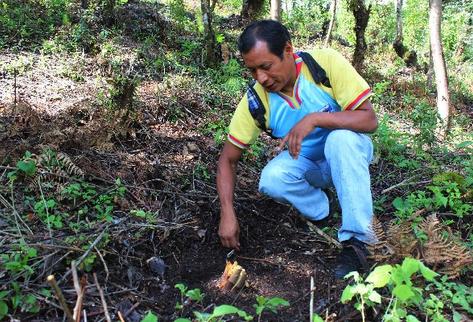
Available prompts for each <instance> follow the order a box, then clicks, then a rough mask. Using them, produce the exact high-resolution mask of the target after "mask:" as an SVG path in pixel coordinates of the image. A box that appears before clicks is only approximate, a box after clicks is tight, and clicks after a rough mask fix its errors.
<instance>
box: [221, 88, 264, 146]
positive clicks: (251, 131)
mask: <svg viewBox="0 0 473 322" xmlns="http://www.w3.org/2000/svg"><path fill="white" fill-rule="evenodd" d="M260 133H261V130H260V129H259V128H258V126H257V125H256V123H255V120H254V119H253V117H252V116H251V113H250V110H249V108H248V99H247V96H246V95H244V96H243V98H242V99H241V101H240V103H239V104H238V106H237V108H236V110H235V113H234V114H233V117H232V120H231V122H230V125H229V127H228V137H227V139H228V141H229V142H230V143H232V144H233V145H235V146H236V147H238V148H240V149H246V148H248V146H249V145H251V144H252V143H253V142H254V141H255V140H256V138H257V137H258V135H259V134H260Z"/></svg>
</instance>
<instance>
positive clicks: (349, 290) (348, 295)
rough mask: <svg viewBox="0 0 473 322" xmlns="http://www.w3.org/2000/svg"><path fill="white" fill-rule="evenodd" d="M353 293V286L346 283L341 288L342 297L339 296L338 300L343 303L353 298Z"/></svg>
mask: <svg viewBox="0 0 473 322" xmlns="http://www.w3.org/2000/svg"><path fill="white" fill-rule="evenodd" d="M354 295H355V292H353V286H351V285H347V286H346V287H345V289H344V290H343V293H342V297H341V298H340V301H341V302H342V303H343V304H345V303H347V302H349V301H351V299H352V298H353V296H354Z"/></svg>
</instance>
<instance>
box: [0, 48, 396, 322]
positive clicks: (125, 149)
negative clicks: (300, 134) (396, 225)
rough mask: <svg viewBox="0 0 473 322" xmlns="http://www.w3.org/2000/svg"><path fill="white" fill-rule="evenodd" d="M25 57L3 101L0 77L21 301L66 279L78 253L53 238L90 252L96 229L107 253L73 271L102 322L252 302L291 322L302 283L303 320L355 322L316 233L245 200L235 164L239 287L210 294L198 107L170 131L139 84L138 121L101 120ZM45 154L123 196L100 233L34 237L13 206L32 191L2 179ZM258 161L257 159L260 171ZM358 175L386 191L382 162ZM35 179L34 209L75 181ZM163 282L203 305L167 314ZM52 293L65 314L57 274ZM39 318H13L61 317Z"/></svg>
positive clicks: (87, 100)
mask: <svg viewBox="0 0 473 322" xmlns="http://www.w3.org/2000/svg"><path fill="white" fill-rule="evenodd" d="M1 58H2V60H5V61H6V60H8V59H10V56H9V55H8V54H3V55H2V57H1ZM25 59H27V60H29V61H31V64H30V67H29V70H28V72H27V73H25V74H24V75H20V76H18V77H17V80H16V82H17V89H16V91H17V92H16V96H17V98H16V100H17V103H16V104H15V103H14V101H15V97H14V96H15V94H14V78H13V77H10V76H8V77H4V78H3V79H1V80H0V87H1V88H3V89H6V90H5V91H2V97H1V99H2V100H1V101H0V108H1V109H0V111H1V115H2V118H1V132H0V135H1V141H2V145H1V147H0V158H1V160H3V164H4V166H2V167H1V168H2V169H3V170H2V177H1V179H2V186H1V190H2V191H1V192H2V195H4V196H10V195H11V198H8V199H10V201H9V202H8V201H7V202H5V203H3V206H4V207H3V208H2V221H1V224H2V227H3V228H2V230H3V232H2V233H3V243H6V244H8V243H9V241H13V239H14V238H16V237H18V235H22V237H23V238H25V240H27V243H28V244H30V245H35V247H36V248H38V249H40V252H39V254H40V255H39V256H38V258H37V262H36V263H35V264H33V265H32V266H33V267H34V269H35V271H36V272H37V275H36V278H35V279H34V281H32V282H31V281H30V282H29V287H30V288H31V290H32V292H34V291H33V290H34V289H35V288H36V287H39V286H40V285H43V284H44V282H45V278H46V276H47V275H48V274H52V273H53V274H55V275H56V276H57V277H56V278H57V279H61V277H63V276H65V274H66V272H68V270H69V267H68V265H66V263H68V262H70V260H72V259H74V258H76V259H79V258H80V256H81V255H82V254H83V251H84V249H81V248H80V247H75V246H74V245H75V244H80V243H78V242H77V241H74V242H72V244H71V243H70V242H69V243H68V242H67V241H66V240H67V239H66V238H67V237H74V236H79V235H81V236H82V235H83V236H85V238H86V240H88V241H89V242H90V241H93V240H95V238H97V237H98V236H102V235H101V232H103V231H105V232H107V242H106V244H104V245H103V246H102V247H101V250H100V251H99V250H98V249H97V253H100V254H101V255H100V256H101V257H102V258H101V259H100V260H99V259H96V265H95V266H94V267H93V269H92V270H91V271H90V272H89V273H84V274H86V275H88V279H89V283H90V284H91V283H92V282H91V281H92V275H91V272H96V273H97V275H98V276H99V280H100V281H101V284H102V287H103V289H104V291H105V295H106V298H107V300H108V301H109V310H110V313H111V314H112V316H113V317H114V319H116V316H117V315H116V314H117V312H118V310H121V312H124V311H127V310H128V309H129V308H130V307H131V305H137V306H135V307H134V310H133V312H132V313H130V314H129V316H128V318H127V321H128V320H129V321H139V318H140V317H141V316H142V314H143V313H144V312H145V311H146V310H149V309H151V310H153V311H154V312H156V313H158V315H159V317H160V318H161V320H163V321H171V320H173V319H175V318H177V316H178V315H179V314H184V315H185V314H188V313H189V311H190V310H191V309H192V310H198V309H199V307H200V308H201V309H202V308H207V310H208V308H209V305H213V304H223V303H226V304H232V305H235V306H237V307H239V308H242V309H244V310H246V311H247V312H252V311H253V310H254V309H253V308H252V305H253V304H255V297H256V296H257V295H262V296H266V297H274V296H278V297H281V298H284V299H286V300H288V301H289V303H290V307H289V308H287V309H284V310H282V311H280V312H279V313H278V314H277V315H274V314H273V315H268V317H266V318H267V319H268V320H271V321H305V320H307V317H308V315H309V305H308V303H309V298H310V277H311V276H312V277H314V280H315V287H316V289H315V292H314V294H315V297H314V298H315V311H316V312H318V313H320V314H322V315H325V314H326V313H327V314H328V315H332V314H333V317H334V318H335V317H336V320H343V321H345V320H351V319H352V320H358V319H359V316H358V315H357V313H356V312H357V311H354V310H353V309H352V308H350V307H347V306H343V305H341V304H340V303H339V300H338V299H339V298H340V294H341V291H342V290H343V288H344V287H345V285H346V282H344V281H336V280H334V278H333V277H332V275H333V267H334V259H335V256H336V254H337V252H338V250H337V247H336V246H335V245H334V244H333V243H331V242H330V241H328V240H327V239H326V238H324V236H322V235H320V234H319V233H317V232H316V231H311V230H308V229H307V226H306V225H305V223H304V221H303V220H302V219H301V217H300V216H299V215H298V213H297V211H296V210H294V209H293V208H291V207H289V206H286V205H282V204H279V203H277V202H274V201H272V200H270V199H267V198H265V197H264V196H262V195H259V194H258V192H257V182H258V176H259V174H258V172H259V170H258V167H257V166H256V165H254V164H255V163H254V162H245V163H243V164H242V166H241V167H240V169H239V181H238V185H237V190H236V208H237V212H238V214H239V218H240V226H241V243H242V247H241V251H240V252H238V254H237V255H236V260H237V261H238V263H239V264H240V265H241V266H242V267H244V268H245V269H246V271H247V273H248V286H247V287H245V288H243V289H241V290H239V291H238V292H235V291H234V292H222V291H221V290H219V289H218V287H217V282H218V280H219V278H220V276H221V274H222V273H223V269H224V267H225V260H226V254H227V253H228V251H229V250H228V249H224V248H223V247H222V246H221V245H220V241H219V237H218V235H217V229H218V222H219V207H218V200H217V194H216V189H215V171H216V161H217V158H218V153H219V150H218V148H217V146H216V144H215V142H214V141H213V139H212V138H211V137H209V136H205V135H203V134H202V131H201V130H200V129H199V125H200V123H201V122H204V121H205V120H202V119H196V115H202V114H203V113H202V111H201V110H199V109H202V108H203V107H202V106H199V104H198V103H194V104H193V103H192V102H191V103H188V102H183V103H182V104H188V105H184V109H183V110H184V111H187V112H185V113H186V115H185V116H184V117H183V118H181V119H179V120H178V121H176V122H169V121H164V120H162V119H160V118H163V116H164V115H165V114H166V113H165V111H164V110H163V107H162V106H160V105H159V102H158V99H157V98H156V94H155V93H156V90H157V88H158V83H157V82H152V81H150V82H146V83H142V85H141V86H140V87H139V88H138V90H137V96H136V102H135V104H136V106H137V107H136V111H137V113H138V115H137V119H139V120H140V121H139V122H136V123H135V124H126V125H125V124H119V123H118V124H115V123H116V122H113V121H110V116H109V114H103V113H101V111H100V109H96V110H94V109H93V108H91V102H93V100H94V98H95V97H96V95H97V93H96V92H94V89H93V86H92V85H90V83H89V82H88V81H85V82H80V83H75V82H71V81H69V80H68V79H67V78H64V77H63V76H61V73H60V72H57V71H60V70H61V65H64V64H68V62H66V61H64V60H62V61H59V60H57V59H55V58H54V57H50V58H49V59H46V58H45V57H42V58H41V59H42V62H40V61H39V60H38V58H37V57H35V55H33V54H32V55H31V56H25ZM45 59H46V60H45ZM69 63H70V62H69ZM89 66H91V65H89ZM55 71H56V72H55ZM92 105H93V104H92ZM47 149H51V150H53V151H60V152H61V153H64V154H66V155H67V156H69V157H70V159H71V160H72V161H73V163H74V164H75V165H76V166H77V167H79V168H80V169H81V171H82V172H83V173H84V174H85V179H84V180H85V181H86V182H88V183H89V184H90V185H91V186H94V187H95V190H96V191H107V190H109V189H110V186H113V184H114V181H115V179H116V178H120V179H121V181H122V183H123V185H124V187H125V188H126V193H125V195H124V196H123V197H120V198H115V199H114V200H113V213H112V220H111V221H110V222H107V221H106V220H102V221H101V220H99V219H97V218H89V219H88V221H89V225H88V228H87V229H85V230H77V229H76V230H74V229H71V228H70V227H69V226H66V225H65V224H64V227H63V228H60V229H54V230H52V232H51V231H49V232H48V229H47V227H45V224H44V221H42V220H41V219H40V218H38V216H37V215H36V214H34V213H33V210H32V206H31V207H27V206H24V204H23V203H22V202H21V200H22V198H24V197H25V196H26V194H28V193H30V194H32V195H34V193H35V192H38V191H37V190H35V189H37V188H34V187H32V182H31V181H33V182H34V180H33V179H29V178H24V180H19V181H18V182H16V183H15V184H14V185H13V186H11V187H10V185H9V183H8V180H7V173H8V172H9V171H11V170H12V169H14V164H15V162H17V161H18V160H20V159H21V158H22V157H23V155H24V153H25V151H30V152H32V153H33V154H35V155H42V153H43V154H44V151H45V150H47ZM265 159H266V157H262V159H261V160H259V162H263V163H264V162H265ZM7 164H10V165H13V167H12V166H7ZM38 167H39V165H38ZM381 169H383V171H381ZM371 170H372V174H373V183H374V185H373V191H374V194H379V193H380V191H381V190H382V189H384V188H386V187H388V186H389V185H390V184H394V183H397V181H396V182H392V183H390V182H385V181H384V180H383V179H382V178H383V177H385V176H386V171H389V170H388V169H387V168H386V166H384V167H383V165H382V163H381V164H380V165H377V166H374V167H373V168H372V169H371ZM44 171H45V172H47V171H48V170H44ZM48 174H50V175H51V176H52V177H46V178H47V179H44V178H42V180H44V181H46V180H49V186H48V187H47V188H43V189H46V190H47V191H43V192H41V194H44V195H43V197H44V196H46V197H45V198H46V199H47V198H48V197H47V196H48V195H54V193H55V191H57V190H55V189H58V187H59V188H63V187H64V186H65V185H67V184H70V183H73V182H76V181H75V179H73V178H71V177H65V178H62V179H64V180H62V181H59V182H58V183H56V181H57V180H55V179H54V175H55V174H54V173H48ZM44 183H45V182H42V184H44ZM33 185H34V184H33ZM48 189H49V190H48ZM58 202H59V201H58ZM86 202H87V201H83V203H86ZM15 205H16V206H15ZM61 207H62V208H63V209H64V210H66V209H67V210H68V211H69V212H70V215H69V217H67V216H66V217H64V221H69V220H75V216H74V215H73V213H74V212H76V210H77V208H78V207H79V206H78V205H73V204H71V203H70V201H69V203H68V202H66V200H64V201H62V205H61ZM137 209H140V210H144V211H146V212H147V213H154V214H156V215H157V217H158V218H157V220H151V219H150V220H147V219H146V218H141V217H139V216H132V215H130V211H132V210H137ZM12 211H16V212H17V213H19V214H22V213H25V212H26V213H30V215H29V216H28V221H25V222H23V223H22V224H20V226H21V228H19V227H15V225H13V223H14V218H12V217H11V216H12V214H13V213H12ZM8 214H9V215H8ZM77 216H78V215H77ZM339 224H340V220H339V215H337V214H336V215H335V216H334V218H333V219H332V220H331V221H330V227H331V228H330V229H329V230H328V231H327V234H329V235H331V236H332V237H335V238H336V229H335V228H334V227H338V226H339ZM25 231H26V232H27V233H26V234H24V232H25ZM102 237H103V236H102ZM100 242H101V241H100ZM86 249H87V248H86ZM155 256H156V257H159V258H161V259H162V260H164V263H165V265H166V266H165V272H164V274H163V275H162V276H159V275H156V274H155V273H153V272H152V271H151V270H150V268H149V266H148V265H147V260H148V259H150V258H152V257H155ZM62 257H66V258H67V261H64V260H61V258H62ZM177 283H183V284H185V285H186V286H187V287H189V288H200V289H201V290H202V292H204V293H205V294H206V296H205V298H204V301H203V303H202V304H199V305H197V306H196V305H194V306H190V307H186V308H185V310H184V311H182V312H179V311H176V310H175V304H176V302H178V301H180V300H181V298H180V295H179V291H178V290H177V289H176V288H174V285H175V284H177ZM60 286H61V287H62V288H63V290H64V293H65V294H66V298H67V299H68V300H69V301H70V303H74V297H75V294H74V291H73V284H72V277H71V275H68V276H66V278H65V279H64V280H62V282H61V284H60ZM89 288H90V289H89ZM98 300H99V297H98V293H97V292H96V290H95V289H94V288H92V287H91V286H87V292H86V297H85V304H84V308H86V309H87V314H88V315H89V318H92V317H93V316H101V314H100V312H101V311H102V309H101V305H100V303H99V302H98ZM94 301H95V303H94ZM92 303H94V304H92ZM94 305H95V308H94ZM40 312H41V314H40V315H39V316H38V315H37V314H32V315H23V317H24V318H25V319H26V320H34V321H41V320H45V321H53V320H57V321H60V320H62V314H61V312H60V311H58V310H57V309H56V308H54V307H53V306H49V307H48V304H46V303H43V304H42V305H41V311H40ZM263 320H265V317H264V315H263Z"/></svg>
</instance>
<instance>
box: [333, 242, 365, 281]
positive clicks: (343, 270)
mask: <svg viewBox="0 0 473 322" xmlns="http://www.w3.org/2000/svg"><path fill="white" fill-rule="evenodd" d="M342 246H343V249H342V251H341V252H340V254H339V255H338V257H337V266H336V267H335V278H336V279H343V277H345V275H347V274H348V273H350V272H353V271H358V272H360V273H363V272H365V271H368V270H369V264H368V256H369V252H368V250H367V249H366V244H365V243H363V242H361V241H359V240H358V239H356V238H355V237H352V238H350V239H349V240H347V241H344V242H342Z"/></svg>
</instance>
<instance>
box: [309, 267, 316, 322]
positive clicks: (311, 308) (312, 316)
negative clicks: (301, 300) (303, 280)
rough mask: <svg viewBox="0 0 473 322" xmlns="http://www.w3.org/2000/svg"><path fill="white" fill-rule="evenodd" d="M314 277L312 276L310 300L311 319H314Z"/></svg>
mask: <svg viewBox="0 0 473 322" xmlns="http://www.w3.org/2000/svg"><path fill="white" fill-rule="evenodd" d="M314 291H315V288H314V277H313V276H312V275H311V276H310V301H309V321H310V322H312V321H313V320H314Z"/></svg>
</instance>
